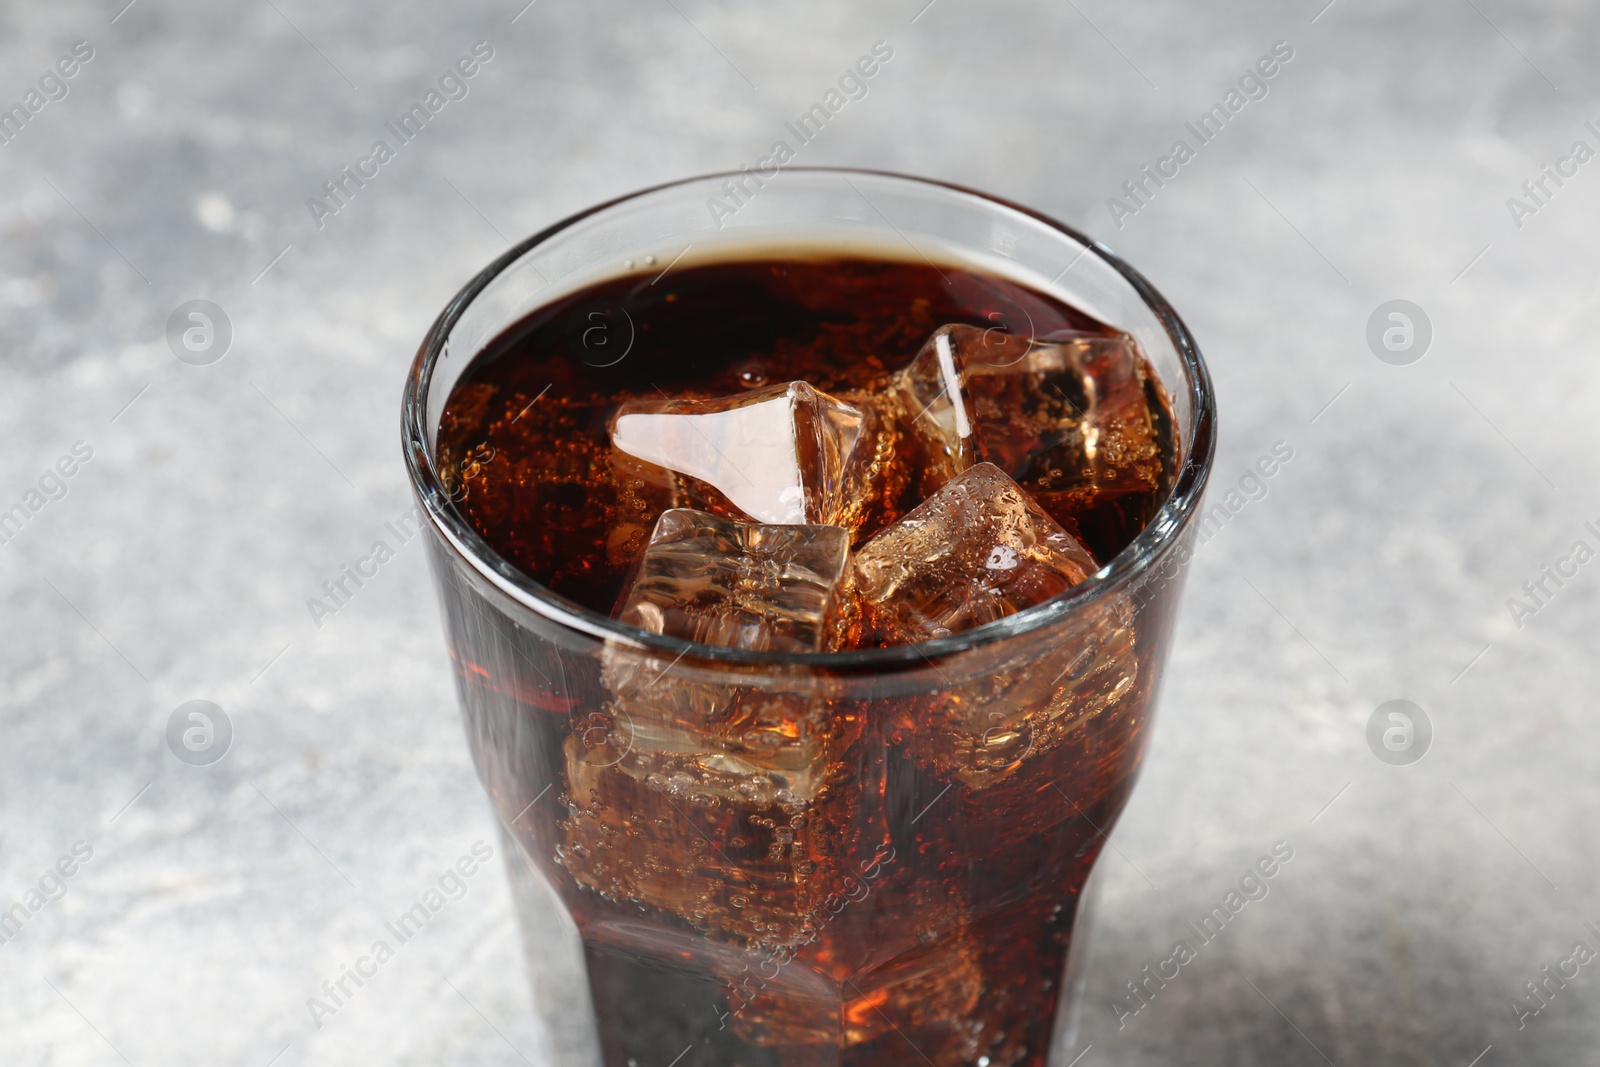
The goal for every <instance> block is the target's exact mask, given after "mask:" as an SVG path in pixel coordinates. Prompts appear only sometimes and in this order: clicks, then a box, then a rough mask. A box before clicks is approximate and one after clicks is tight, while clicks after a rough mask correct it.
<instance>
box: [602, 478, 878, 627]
mask: <svg viewBox="0 0 1600 1067" xmlns="http://www.w3.org/2000/svg"><path fill="white" fill-rule="evenodd" d="M849 552H850V535H849V533H848V532H847V531H846V530H845V529H844V528H843V527H839V526H825V525H780V524H762V523H743V522H736V521H733V520H729V519H724V518H719V517H718V516H716V515H712V514H709V513H708V512H704V511H693V510H690V509H687V508H673V509H671V510H669V511H666V512H663V513H662V515H661V518H660V519H659V520H657V522H656V527H655V531H654V532H653V533H652V534H651V535H650V543H649V544H648V545H646V546H645V550H644V555H643V557H642V558H641V559H640V561H639V569H638V577H637V579H636V580H635V581H634V583H633V587H632V588H631V589H630V590H629V591H628V593H627V595H626V598H625V599H624V601H623V604H622V609H621V611H620V612H618V617H619V618H620V619H621V620H622V621H623V622H626V623H631V624H633V625H635V626H638V627H640V628H641V629H645V630H649V631H650V632H651V633H656V634H664V635H666V636H668V637H681V638H683V639H684V640H686V641H698V642H701V643H703V644H710V645H721V646H723V647H726V648H739V649H748V650H752V651H772V652H819V651H823V650H824V649H826V648H829V647H831V646H832V645H833V644H834V643H835V640H836V638H837V636H838V634H837V629H838V625H839V623H840V621H841V618H842V613H841V610H840V609H841V606H842V605H843V603H844V599H845V598H843V597H841V596H840V595H839V594H840V589H839V584H840V582H841V581H842V580H843V579H844V578H845V575H846V564H847V562H848V559H849Z"/></svg>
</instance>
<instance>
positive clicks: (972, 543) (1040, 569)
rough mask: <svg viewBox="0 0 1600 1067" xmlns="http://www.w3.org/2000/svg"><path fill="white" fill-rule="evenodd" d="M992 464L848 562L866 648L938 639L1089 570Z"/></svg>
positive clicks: (1075, 546) (1082, 551) (1090, 561)
mask: <svg viewBox="0 0 1600 1067" xmlns="http://www.w3.org/2000/svg"><path fill="white" fill-rule="evenodd" d="M1097 566H1098V565H1097V564H1096V563H1095V560H1094V557H1093V556H1092V555H1090V553H1089V551H1088V549H1086V548H1084V547H1083V545H1081V544H1080V543H1079V542H1078V540H1077V539H1076V538H1075V537H1073V536H1072V535H1071V534H1069V533H1067V531H1065V530H1063V529H1062V528H1061V526H1060V525H1059V524H1058V523H1057V522H1056V521H1055V520H1054V519H1052V518H1051V517H1050V516H1049V515H1046V514H1045V513H1044V511H1043V510H1041V509H1040V508H1039V506H1038V505H1037V504H1035V503H1034V502H1033V501H1032V500H1031V499H1030V498H1029V497H1028V494H1027V493H1025V492H1023V491H1022V489H1021V487H1019V486H1018V485H1017V483H1016V482H1014V481H1012V480H1011V479H1010V478H1008V477H1006V475H1005V473H1004V472H1003V471H1001V470H1000V469H999V468H998V467H996V466H995V465H994V464H992V463H979V464H977V465H976V466H973V467H969V468H967V469H966V470H964V471H962V472H960V473H959V474H956V475H955V476H954V477H953V478H951V479H950V481H949V482H947V483H946V484H945V486H944V488H942V489H940V490H939V492H937V493H936V494H934V495H933V496H931V497H929V498H928V499H927V500H925V501H923V502H922V503H921V504H919V505H918V506H917V507H915V508H913V509H912V510H911V511H910V512H909V513H908V514H907V515H906V516H905V517H904V518H903V519H901V520H900V521H899V522H898V523H896V524H894V525H893V526H890V527H889V528H888V529H886V530H884V531H882V532H881V533H879V534H878V535H877V536H876V537H874V538H873V539H872V540H871V541H868V542H867V543H866V544H865V545H863V546H862V547H861V549H860V551H858V552H857V553H856V556H855V579H856V586H857V588H858V590H859V593H860V601H861V612H862V619H861V626H862V638H863V643H865V644H877V645H900V644H911V643H914V642H917V641H925V640H928V639H930V638H935V637H945V636H948V635H949V634H952V633H955V632H957V631H960V630H968V629H971V628H972V627H974V626H982V625H983V624H984V623H987V622H992V621H994V620H995V619H999V618H1003V617H1005V616H1007V615H1012V614H1015V613H1016V612H1018V611H1021V610H1023V609H1024V608H1029V607H1032V606H1033V605H1035V604H1039V603H1042V602H1043V601H1045V600H1048V599H1050V598H1051V597H1053V596H1056V595H1057V594H1059V593H1063V592H1065V591H1067V590H1068V589H1070V588H1072V587H1073V586H1075V585H1077V584H1078V583H1079V582H1081V581H1083V580H1084V579H1085V578H1087V577H1088V576H1089V575H1090V574H1092V573H1093V572H1094V571H1095V570H1096V568H1097Z"/></svg>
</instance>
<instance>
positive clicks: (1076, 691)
mask: <svg viewBox="0 0 1600 1067" xmlns="http://www.w3.org/2000/svg"><path fill="white" fill-rule="evenodd" d="M730 188H738V189H742V190H743V192H744V194H745V195H743V196H741V197H739V198H738V199H737V201H736V202H739V203H740V207H739V210H738V211H737V212H736V213H732V214H729V213H728V212H727V211H726V210H724V211H721V212H718V213H715V214H713V213H712V212H711V211H710V210H708V204H709V202H710V200H711V198H717V199H719V200H721V201H723V202H724V204H726V203H728V202H729V190H730ZM719 216H720V217H719ZM907 245H909V246H910V248H911V249H912V250H914V251H915V253H916V254H918V255H920V256H923V257H926V258H928V259H930V260H931V261H943V262H954V263H959V264H964V265H967V266H970V267H974V268H976V269H979V270H986V271H989V272H991V273H997V274H1003V275H1005V276H1007V277H1010V278H1013V279H1018V280H1021V281H1023V282H1025V283H1026V284H1028V285H1030V286H1032V287H1033V288H1036V289H1040V290H1043V291H1045V292H1048V293H1052V294H1055V295H1058V296H1060V297H1062V298H1064V299H1065V300H1066V301H1067V302H1068V303H1071V304H1073V305H1075V306H1077V307H1079V308H1081V309H1082V310H1084V311H1086V312H1088V313H1089V314H1091V315H1093V316H1095V317H1096V318H1098V319H1100V320H1101V321H1103V322H1106V323H1109V324H1112V325H1114V326H1117V327H1119V328H1121V329H1123V330H1125V331H1127V332H1129V333H1131V334H1132V335H1133V336H1134V337H1135V338H1136V339H1137V341H1138V342H1139V344H1140V346H1141V347H1142V349H1143V351H1144V354H1145V356H1146V357H1147V358H1148V359H1149V360H1150V363H1151V365H1152V366H1153V367H1154V369H1155V371H1156V373H1157V375H1158V377H1159V378H1160V380H1161V381H1162V382H1163V384H1164V385H1165V387H1166V389H1167V391H1168V393H1169V395H1170V400H1171V406H1172V415H1173V422H1174V427H1173V429H1174V438H1175V440H1176V442H1177V447H1178V456H1177V462H1176V465H1175V472H1176V473H1175V477H1174V485H1173V487H1172V490H1171V493H1170V496H1169V497H1168V499H1167V500H1166V502H1165V504H1164V505H1163V506H1162V507H1161V509H1160V511H1159V512H1158V514H1157V516H1156V518H1155V520H1154V521H1153V522H1152V523H1151V524H1150V525H1149V526H1148V527H1146V529H1145V530H1144V531H1143V532H1142V533H1141V534H1140V535H1139V536H1138V537H1137V539H1135V541H1134V542H1133V543H1132V544H1131V545H1129V546H1128V548H1127V549H1125V550H1124V551H1123V552H1122V553H1121V554H1120V555H1118V556H1117V557H1116V558H1115V559H1114V560H1112V561H1111V562H1110V563H1109V564H1108V565H1106V566H1105V567H1103V568H1102V569H1101V570H1100V571H1099V572H1098V573H1097V574H1096V575H1094V576H1093V577H1091V578H1090V579H1089V580H1088V581H1087V582H1085V583H1083V584H1081V585H1079V586H1078V587H1076V588H1074V589H1073V590H1071V591H1070V592H1069V593H1068V594H1066V595H1064V596H1061V597H1058V598H1056V599H1054V600H1051V601H1048V602H1046V603H1044V604H1041V605H1038V606H1036V607H1034V608H1031V609H1029V610H1026V611H1023V612H1021V613H1019V614H1016V615H1014V616H1011V617H1009V618H1005V619H1002V620H999V621H997V622H994V623H990V624H988V625H986V626H983V627H980V628H978V629H974V630H970V631H967V632H964V633H959V634H956V635H954V636H951V637H946V638H941V639H938V640H933V641H928V642H925V643H923V644H921V645H917V646H911V647H897V648H887V649H873V650H864V651H853V652H842V653H818V654H779V653H754V652H743V651H737V650H731V649H726V648H718V647H712V646H706V645H696V644H691V643H687V642H684V641H680V640H676V639H673V638H668V637H660V636H655V635H651V634H648V633H645V632H644V631H641V630H638V629H635V628H632V627H629V626H626V625H624V624H622V623H620V622H617V621H615V620H612V619H609V618H606V617H603V616H601V615H599V614H597V613H594V612H592V611H589V610H587V609H585V608H582V607H580V606H579V605H577V604H575V603H572V602H571V601H567V600H564V599H563V598H561V597H559V596H557V595H555V594H553V593H551V592H550V591H549V590H547V589H545V588H544V587H543V586H541V585H539V584H537V583H536V582H534V581H533V580H532V579H531V578H529V577H528V576H526V575H525V574H523V573H522V572H520V571H518V570H517V569H516V568H514V567H513V566H511V565H510V564H509V563H508V562H506V561H505V560H504V559H502V558H500V557H499V556H498V555H497V554H496V553H495V552H494V551H493V550H492V549H491V548H490V547H489V546H488V545H487V544H486V543H485V542H484V541H483V540H482V538H481V537H479V535H478V534H477V533H476V532H475V531H474V529H473V528H472V527H471V526H470V525H469V524H468V523H467V522H466V521H465V520H464V519H463V518H462V517H461V515H460V514H459V513H458V511H457V510H456V509H455V508H454V507H453V506H452V504H451V500H450V495H449V492H448V491H447V489H446V484H447V481H446V480H445V479H442V478H441V477H440V474H439V471H438V470H437V469H436V467H435V452H434V446H435V436H436V431H437V428H438V426H439V420H440V415H441V412H442V410H443V407H444V403H445V401H446V399H447V398H448V397H449V395H450V392H451V389H452V387H453V386H454V384H455V383H456V381H457V380H458V378H459V377H460V376H461V374H462V372H463V371H464V370H465V369H466V368H467V366H468V365H469V364H470V362H471V361H472V359H473V357H474V356H475V355H476V354H477V353H478V352H479V351H480V350H481V349H482V348H483V346H484V345H485V344H486V343H487V342H489V341H490V340H492V339H493V338H494V337H495V336H496V335H498V334H499V333H500V332H501V331H502V330H503V329H505V328H506V327H508V326H510V325H511V324H512V323H514V322H516V321H517V320H518V319H520V318H521V317H522V316H523V315H525V314H526V313H528V312H529V311H530V310H532V309H534V308H537V307H540V306H542V305H544V304H547V303H549V302H551V301H553V300H555V299H557V298H560V297H562V296H565V295H567V294H570V293H572V292H575V291H577V290H580V289H583V288H585V287H587V286H589V285H591V284H593V283H594V282H596V281H599V280H602V279H605V278H608V277H613V276H615V275H617V274H620V273H622V272H624V271H625V270H637V269H638V267H639V265H640V264H644V265H652V264H660V266H661V268H662V269H667V268H668V267H669V266H670V264H671V262H672V260H673V259H674V257H675V256H677V255H679V254H680V253H681V252H683V251H684V250H685V249H686V247H688V246H693V247H695V248H696V249H698V250H699V252H700V253H702V254H703V253H705V252H706V251H708V250H710V251H713V252H716V251H720V250H724V249H726V250H729V251H732V250H734V249H737V248H740V247H745V246H758V247H767V248H785V247H797V246H820V247H822V248H826V249H831V250H852V249H854V250H857V251H860V252H863V253H865V254H868V255H871V254H872V252H873V250H874V249H876V250H883V249H885V248H890V247H896V246H898V247H899V248H900V249H902V250H904V249H905V247H906V246H907ZM899 254H900V255H901V256H902V257H903V256H904V255H905V254H906V253H905V252H904V251H902V252H900V253H899ZM613 325H616V324H615V323H613ZM625 325H626V326H627V328H626V329H624V328H623V327H622V326H618V327H617V328H618V329H623V333H622V334H618V335H617V339H619V340H629V341H631V339H632V338H631V337H626V336H624V334H626V333H629V332H631V324H625ZM1214 419H1215V411H1214V405H1213V399H1212V394H1211V385H1210V381H1209V378H1208V376H1207V373H1206V370H1205V367H1204V364H1203V363H1202V362H1201V360H1200V356H1199V353H1198V351H1197V350H1196V348H1195V345H1194V342H1193V340H1192V339H1191V338H1190V336H1189V333H1188V331H1187V329H1186V328H1185V327H1184V326H1183V324H1182V322H1181V321H1179V319H1178V317H1177V316H1176V314H1175V313H1174V312H1173V311H1172V309H1171V308H1170V307H1168V305H1167V303H1166V301H1165V300H1164V299H1162V297H1161V296H1160V295H1159V294H1158V293H1157V292H1156V291H1155V290H1154V289H1153V288H1152V287H1151V286H1150V284H1149V283H1148V282H1146V281H1145V280H1144V278H1143V277H1141V276H1140V275H1139V274H1138V273H1137V272H1136V271H1134V270H1133V269H1132V268H1131V267H1129V266H1127V265H1126V264H1125V263H1123V262H1122V261H1121V260H1119V259H1118V258H1116V257H1115V256H1114V255H1113V254H1112V253H1111V252H1110V251H1109V250H1108V249H1106V248H1105V247H1104V246H1101V245H1096V244H1092V243H1090V242H1089V241H1088V240H1087V239H1086V238H1084V237H1082V236H1080V235H1078V234H1077V233H1075V232H1074V231H1072V230H1071V229H1069V228H1068V227H1065V226H1063V225H1061V224H1060V223H1057V222H1054V221H1052V220H1050V219H1048V218H1045V217H1044V216H1042V215H1039V214H1037V213H1035V212H1032V211H1029V210H1027V209H1024V208H1020V207H1017V206H1015V205H1011V204H1008V203H1006V202H1004V201H1000V200H997V199H994V198H992V197H988V196H985V195H983V194H979V193H975V192H972V191H970V190H966V189H961V188H958V187H955V186H949V185H943V184H938V183H934V182H930V181H924V180H920V179H914V178H908V177H903V176H898V175H890V174H882V173H877V172H866V171H846V170H830V169H801V168H796V169H789V170H785V171H784V172H783V173H782V174H781V175H780V176H778V177H776V178H772V179H769V180H767V181H766V182H765V183H764V184H761V185H757V184H756V182H755V181H753V180H752V179H751V178H750V177H749V176H746V175H712V176H709V177H704V178H696V179H691V180H687V181H682V182H676V183H673V184H669V185H663V186H659V187H656V188H654V189H648V190H645V191H643V192H640V193H636V194H633V195H631V196H627V197H623V198H621V199H618V200H614V201H611V202H610V203H607V204H603V205H600V206H598V207H595V208H592V209H590V210H588V211H585V212H582V213H580V214H578V215H575V216H573V217H572V218H569V219H566V220H564V221H562V222H560V223H558V224H556V225H555V226H552V227H551V228H549V229H548V230H545V231H544V232H542V233H540V234H537V235H535V236H533V237H531V238H529V239H528V240H526V241H524V242H523V243H522V244H520V245H519V246H517V247H516V248H514V249H512V250H511V251H509V252H507V253H506V254H505V255H503V256H502V257H500V259H498V260H497V261H496V262H495V263H493V264H492V265H490V266H489V267H488V268H487V269H486V270H484V271H483V272H482V273H481V274H479V275H478V276H477V277H476V278H474V279H473V280H472V281H471V282H470V283H469V284H468V285H467V286H466V287H465V288H464V289H463V290H462V291H461V292H460V293H459V294H458V295H457V296H456V297H455V299H454V300H452V301H451V302H450V304H449V306H448V307H447V308H446V309H445V310H444V312H443V314H441V315H440V317H439V319H438V321H437V322H435V323H434V325H433V328H432V329H431V331H430V332H429V334H428V337H427V339H426V341H425V343H424V344H423V347H422V349H421V351H420V352H419V354H418V356H417V360H416V363H415V365H414V366H413V368H412V372H411V375H410V378H409V379H408V381H407V384H406V391H405V398H404V413H403V435H404V446H405V452H406V460H407V464H408V467H409V470H410V475H411V479H412V485H413V488H414V489H415V492H416V494H417V497H418V499H419V501H420V503H421V505H422V507H423V509H424V511H425V513H426V514H427V515H428V517H429V520H430V522H429V529H430V536H429V539H428V543H429V547H430V555H431V559H432V566H433V572H434V575H435V578H436V580H437V583H438V587H439V592H440V597H441V601H442V604H443V608H444V618H445V629H446V638H447V641H448V644H449V648H450V655H451V658H452V661H453V663H454V666H455V671H456V681H457V688H458V692H459V694H460V699H461V705H462V709H463V716H464V720H465V724H466V732H467V739H468V743H469V745H470V748H471V751H472V755H473V759H474V762H475V764H476V767H477V771H478V774H479V776H480V777H481V778H482V780H483V783H484V785H485V787H486V788H487V790H488V792H489V795H490V798H491V800H492V803H493V805H494V808H495V811H496V813H497V815H498V816H499V819H500V821H501V824H502V829H503V835H504V838H505V840H506V842H507V845H508V862H509V863H510V865H511V867H512V882H513V887H514V891H515V894H516V897H517V899H518V908H519V913H520V919H521V922H522V928H523V938H524V942H525V944H526V946H527V949H528V953H529V960H530V970H531V972H532V975H533V982H534V985H535V989H536V1001H537V1002H538V1004H539V1008H540V1011H541V1014H542V1015H543V1016H544V1018H545V1021H546V1024H547V1026H548V1028H549V1033H550V1035H551V1037H550V1040H551V1042H552V1046H553V1047H552V1048H551V1049H550V1058H551V1059H552V1060H553V1061H554V1062H559V1063H562V1064H593V1063H604V1064H605V1065H606V1067H645V1065H663V1067H664V1065H665V1064H668V1063H673V1064H675V1065H676V1067H712V1065H716V1067H724V1065H726V1067H732V1065H734V1064H739V1065H742V1067H762V1065H770V1067H802V1065H804V1067H821V1065H824V1064H828V1065H833V1064H851V1065H857V1067H866V1065H876V1064H890V1063H895V1064H898V1063H912V1062H916V1063H922V1062H928V1063H933V1064H937V1065H941V1067H942V1065H945V1064H974V1063H975V1064H981V1065H984V1067H1010V1065H1022V1064H1028V1065H1042V1064H1046V1063H1056V1064H1065V1063H1067V1062H1068V1061H1069V1060H1070V1058H1071V1055H1072V1054H1073V1052H1072V1049H1071V1044H1072V1030H1073V1027H1072V1025H1071V1019H1072V1014H1073V1009H1074V1007H1075V1001H1076V999H1077V993H1076V991H1075V990H1076V989H1077V988H1079V987H1081V983H1080V982H1078V981H1076V980H1075V978H1076V974H1077V972H1078V971H1079V970H1080V969H1081V960H1080V959H1077V958H1076V957H1077V955H1078V954H1074V957H1075V958H1074V964H1075V965H1074V966H1073V967H1072V968H1070V969H1069V968H1068V967H1067V963H1068V955H1069V951H1068V950H1069V948H1070V947H1071V945H1072V941H1073V931H1074V929H1075V928H1078V927H1081V926H1082V925H1083V924H1084V923H1085V915H1084V911H1085V908H1084V907H1083V906H1081V900H1080V898H1081V897H1083V896H1085V895H1086V894H1085V887H1086V885H1087V884H1088V878H1089V874H1090V871H1091V869H1092V868H1093V866H1094V863H1095V860H1096V858H1097V856H1098V855H1099V853H1100V850H1101V847H1102V845H1103V844H1104V842H1105V838H1106V834H1107V833H1109V832H1110V830H1111V828H1112V826H1113V825H1114V824H1115V822H1116V819H1117V817H1118V815H1119V814H1120V812H1121V810H1122V808H1123V806H1124V804H1125V803H1126V801H1127V798H1128V795H1129V792H1130V790H1131V789H1132V787H1133V782H1134V779H1135V776H1136V773H1137V769H1138V766H1139V763H1140V759H1141V756H1142V754H1143V752H1144V748H1145V744H1146V741H1147V739H1148V731H1149V725H1150V720H1151V716H1152V713H1153V711H1154V702H1155V697H1156V691H1157V688H1158V683H1159V680H1160V677H1161V674H1162V670H1163V666H1164V662H1165V658H1166V651H1167V646H1168V643H1169V640H1170V634H1171V629H1172V623H1173V616H1174V612H1175V609H1176V606H1177V601H1178V594H1179V591H1180V588H1181V585H1182V581H1183V577H1184V573H1185V570H1186V564H1187V562H1188V559H1189V553H1190V548H1189V545H1190V541H1191V538H1192V531H1193V523H1192V520H1193V517H1194V515H1195V512H1196V510H1197V508H1198V504H1199V501H1200V498H1201V494H1202V492H1203V490H1204V487H1205V483H1206V478H1207V475H1208V473H1209V470H1210V466H1211V460H1212V451H1213V437H1214ZM583 976H586V983H587V992H588V995H587V996H584V995H583V991H584V988H585V986H584V984H583V983H584V981H585V979H584V977H583ZM675 1056H676V1057H679V1058H678V1059H674V1057H675Z"/></svg>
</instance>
